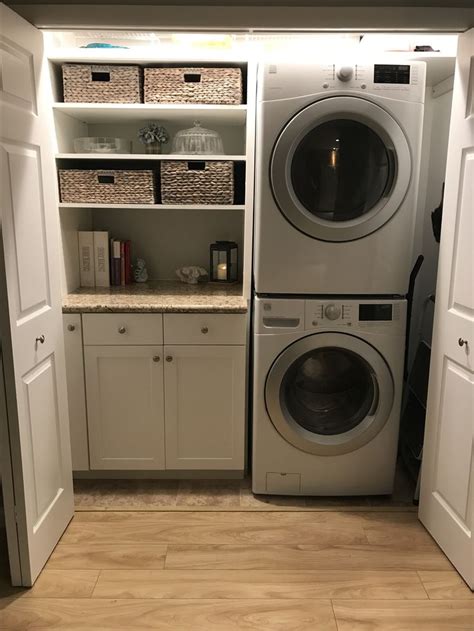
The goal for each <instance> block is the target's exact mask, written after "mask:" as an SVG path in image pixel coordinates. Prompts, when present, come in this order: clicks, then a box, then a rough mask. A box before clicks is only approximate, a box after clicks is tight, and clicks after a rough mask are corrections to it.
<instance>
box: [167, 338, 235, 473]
mask: <svg viewBox="0 0 474 631" xmlns="http://www.w3.org/2000/svg"><path fill="white" fill-rule="evenodd" d="M165 358H166V361H165V410H166V467H167V469H207V470H211V469H243V468H244V443H245V347H244V346H165Z"/></svg>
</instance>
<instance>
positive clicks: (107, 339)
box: [82, 313, 163, 346]
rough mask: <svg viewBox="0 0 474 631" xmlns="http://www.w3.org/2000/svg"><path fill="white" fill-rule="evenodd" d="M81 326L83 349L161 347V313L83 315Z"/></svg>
mask: <svg viewBox="0 0 474 631" xmlns="http://www.w3.org/2000/svg"><path fill="white" fill-rule="evenodd" d="M82 323H83V334H84V345H85V346H106V345H134V346H140V345H142V344H163V316H162V315H161V313H147V314H141V313H140V314H138V313H137V314H135V313H133V314H132V313H86V314H84V315H83V316H82Z"/></svg>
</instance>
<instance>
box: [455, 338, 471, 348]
mask: <svg viewBox="0 0 474 631" xmlns="http://www.w3.org/2000/svg"><path fill="white" fill-rule="evenodd" d="M458 344H459V346H461V347H462V346H465V347H466V348H467V347H468V346H469V344H468V341H467V340H463V339H462V337H460V338H459V339H458Z"/></svg>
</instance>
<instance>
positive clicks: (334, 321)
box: [305, 298, 406, 332]
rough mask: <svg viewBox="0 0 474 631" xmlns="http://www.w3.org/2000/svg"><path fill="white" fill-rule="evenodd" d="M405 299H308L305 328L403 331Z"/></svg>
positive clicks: (306, 302)
mask: <svg viewBox="0 0 474 631" xmlns="http://www.w3.org/2000/svg"><path fill="white" fill-rule="evenodd" d="M405 313H406V301H404V300H380V301H377V300H367V301H361V300H333V299H331V298H328V299H327V300H306V301H305V329H306V330H318V329H328V328H330V329H340V328H342V329H353V328H356V329H359V330H361V329H363V330H367V329H371V330H374V332H376V330H386V329H387V327H390V328H395V329H396V328H400V330H403V327H404V322H405Z"/></svg>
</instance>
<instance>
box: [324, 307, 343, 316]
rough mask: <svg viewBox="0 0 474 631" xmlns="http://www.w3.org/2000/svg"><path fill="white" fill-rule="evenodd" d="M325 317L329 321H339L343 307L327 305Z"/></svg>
mask: <svg viewBox="0 0 474 631" xmlns="http://www.w3.org/2000/svg"><path fill="white" fill-rule="evenodd" d="M324 315H325V316H326V318H327V319H328V320H337V319H338V318H339V317H340V315H341V307H340V306H339V305H335V304H330V305H327V307H326V308H325V309H324Z"/></svg>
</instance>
